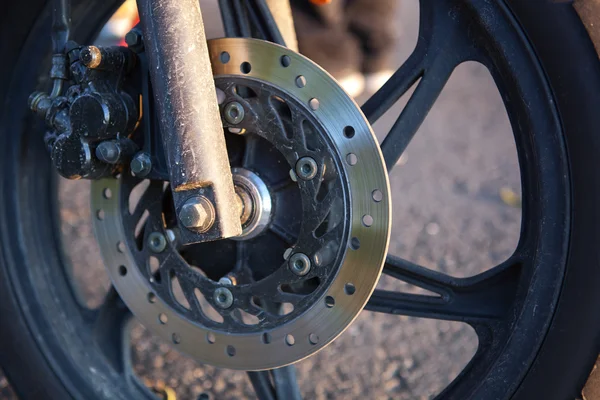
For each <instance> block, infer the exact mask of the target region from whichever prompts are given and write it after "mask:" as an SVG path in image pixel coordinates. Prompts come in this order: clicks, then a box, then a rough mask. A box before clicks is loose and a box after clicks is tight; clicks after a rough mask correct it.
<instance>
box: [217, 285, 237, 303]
mask: <svg viewBox="0 0 600 400" xmlns="http://www.w3.org/2000/svg"><path fill="white" fill-rule="evenodd" d="M214 300H215V304H216V305H217V306H219V307H220V308H229V307H231V305H232V304H233V294H232V293H231V290H229V289H227V288H224V287H220V288H217V290H215V294H214Z"/></svg>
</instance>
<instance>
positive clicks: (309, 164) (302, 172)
mask: <svg viewBox="0 0 600 400" xmlns="http://www.w3.org/2000/svg"><path fill="white" fill-rule="evenodd" d="M318 170H319V167H318V166H317V162H316V161H315V160H314V159H313V158H311V157H302V158H301V159H299V160H298V162H297V163H296V175H297V176H298V178H300V179H302V180H305V181H307V180H310V179H313V178H314V177H315V176H317V171H318Z"/></svg>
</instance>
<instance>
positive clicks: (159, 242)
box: [148, 232, 167, 253]
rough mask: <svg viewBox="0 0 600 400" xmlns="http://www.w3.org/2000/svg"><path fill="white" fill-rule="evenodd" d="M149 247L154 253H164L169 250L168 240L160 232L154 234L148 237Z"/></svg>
mask: <svg viewBox="0 0 600 400" xmlns="http://www.w3.org/2000/svg"><path fill="white" fill-rule="evenodd" d="M148 247H149V248H150V250H151V251H152V252H154V253H162V252H163V251H164V250H165V249H166V248H167V239H165V235H163V234H162V233H160V232H152V233H151V234H149V235H148Z"/></svg>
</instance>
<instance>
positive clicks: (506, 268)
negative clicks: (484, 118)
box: [0, 0, 570, 399]
mask: <svg viewBox="0 0 600 400" xmlns="http://www.w3.org/2000/svg"><path fill="white" fill-rule="evenodd" d="M74 3H75V4H74V5H73V20H74V21H86V23H85V24H76V29H75V33H74V35H75V39H76V40H79V41H81V42H89V40H86V39H89V38H91V37H92V35H93V33H94V31H95V29H93V28H95V27H97V26H99V25H100V24H101V23H102V22H103V21H105V20H106V19H107V17H108V16H109V15H110V14H111V12H112V11H113V10H114V9H115V8H116V6H117V5H118V3H119V2H118V1H115V2H97V4H92V5H89V4H86V2H83V1H81V2H74ZM420 9H421V11H420V12H421V17H420V21H421V27H420V33H419V42H418V44H417V47H416V49H415V51H414V52H413V54H412V55H411V56H410V57H409V59H408V60H407V62H406V63H405V64H404V65H403V66H402V67H401V68H400V69H399V70H398V71H397V72H396V74H395V75H394V76H393V77H392V78H391V79H390V81H389V82H388V83H387V84H386V85H385V86H384V87H383V88H382V89H381V90H379V92H377V93H376V94H375V95H374V96H373V97H372V98H371V99H370V100H369V101H367V102H366V103H365V105H364V106H363V112H364V113H365V115H366V116H367V118H368V119H369V120H370V121H371V122H372V123H374V122H375V121H376V120H377V119H378V118H379V117H380V116H381V115H382V114H383V113H384V112H385V111H386V110H387V109H389V107H391V105H393V104H394V103H395V102H396V101H397V100H398V98H399V97H400V96H401V95H403V94H404V93H405V92H406V91H407V90H408V89H409V88H410V87H411V86H412V85H413V84H414V83H415V82H417V80H419V79H420V82H419V83H418V86H417V89H416V90H415V92H414V94H413V95H412V98H411V100H410V101H409V103H408V105H407V106H406V107H405V108H404V110H403V112H402V114H401V115H400V117H399V118H398V121H397V122H396V123H395V124H394V127H393V128H392V131H391V132H390V134H389V135H388V137H387V138H386V139H385V140H384V142H383V144H382V150H383V154H384V157H385V159H386V162H387V165H388V166H393V165H395V164H396V161H397V160H398V158H399V157H400V155H401V154H402V152H403V150H404V149H405V148H406V146H407V145H408V143H409V142H410V139H411V138H412V137H413V135H414V134H415V132H416V131H417V129H418V127H419V126H420V124H421V123H422V122H423V119H424V118H425V116H426V115H427V112H428V111H429V109H430V108H431V106H432V105H433V103H434V102H435V100H436V98H437V96H438V95H439V93H440V92H441V90H442V89H443V87H444V84H445V83H446V81H447V80H448V78H449V77H450V74H451V73H452V71H453V70H454V68H455V67H456V66H458V65H459V64H461V63H462V62H465V61H477V62H480V63H482V64H483V65H485V66H486V67H487V68H488V69H489V70H490V72H491V73H492V76H493V77H494V79H495V81H496V83H497V85H498V87H499V89H500V93H501V94H502V97H503V99H504V102H505V105H506V108H507V111H508V114H509V117H510V120H511V124H512V127H513V131H514V135H515V141H516V144H517V149H518V154H519V164H520V169H521V180H522V192H523V194H524V197H523V218H522V221H523V222H522V228H521V238H520V240H519V244H518V246H517V249H516V250H515V252H514V254H513V255H512V256H511V257H509V259H508V260H507V261H505V262H503V263H502V264H500V265H498V266H496V267H494V268H492V269H490V270H488V271H486V272H485V273H483V274H481V275H479V276H476V277H473V278H466V279H456V278H452V277H449V276H446V275H442V274H440V273H436V272H433V271H431V270H427V269H425V268H423V267H420V266H417V265H415V264H412V263H410V262H407V261H404V260H401V259H398V258H396V257H393V256H390V257H388V260H387V262H386V266H385V269H384V272H385V273H386V274H388V275H390V276H392V277H394V278H397V279H400V280H403V281H405V282H408V283H411V284H413V285H416V286H420V287H422V288H424V289H427V290H430V291H432V292H435V293H438V294H439V295H440V296H439V297H433V296H424V295H415V294H405V293H390V292H384V291H375V293H374V294H373V297H372V298H371V300H370V302H369V304H368V305H367V310H371V311H378V312H388V313H393V314H399V315H400V314H401V315H411V316H417V317H426V318H438V319H447V320H453V321H461V322H466V323H468V324H470V325H471V326H473V328H474V329H475V330H476V332H477V335H478V337H479V343H480V344H479V348H478V350H477V353H476V354H475V356H474V357H473V359H472V360H471V362H470V363H469V365H468V366H467V367H466V368H465V369H464V370H463V372H462V373H461V374H460V375H459V376H458V377H457V378H456V379H455V380H454V381H453V383H452V384H451V385H450V386H448V387H447V388H446V389H445V390H444V391H443V392H442V394H441V395H440V397H442V398H448V399H453V398H456V399H463V398H468V397H480V398H503V397H506V396H508V395H510V394H511V393H513V392H514V391H515V390H516V389H517V387H518V385H519V382H520V381H521V380H522V377H523V376H524V375H525V374H526V372H527V369H528V367H527V366H529V365H531V363H532V361H533V359H534V358H535V355H536V353H537V350H538V349H539V348H540V346H541V343H542V341H543V338H544V335H545V332H546V331H547V329H548V326H549V323H550V320H551V318H552V315H553V312H554V307H555V305H556V302H557V299H558V295H559V293H560V287H561V282H562V277H563V274H564V269H565V264H566V257H567V246H568V240H569V234H568V232H569V191H570V188H569V173H568V166H567V165H568V164H567V158H566V152H565V148H564V143H563V137H562V130H561V126H560V121H559V119H558V116H557V112H556V109H555V108H554V105H553V102H552V101H551V99H552V93H551V91H550V89H549V88H548V85H547V82H546V79H545V76H544V73H543V71H542V69H541V67H540V65H539V63H538V61H537V58H536V56H535V54H534V52H533V50H532V49H531V46H530V44H529V43H528V40H527V38H526V36H525V34H524V32H523V31H522V30H521V28H520V26H519V24H518V22H517V21H516V20H515V18H514V16H513V15H512V13H511V11H510V9H509V6H508V5H507V4H505V3H502V2H497V3H489V2H486V1H479V0H472V1H467V0H452V1H446V2H440V1H436V0H421V1H420ZM92 21H95V22H97V23H92ZM48 31H49V20H48V19H47V18H40V19H39V20H38V22H37V24H36V25H35V26H34V28H33V31H32V32H31V34H30V36H29V40H28V41H27V43H26V44H25V46H23V51H22V54H21V58H20V59H19V61H18V63H17V66H16V68H15V72H14V74H13V76H12V81H11V86H10V88H9V96H8V98H9V99H10V102H11V104H12V106H11V107H5V112H4V116H3V124H2V125H1V126H2V129H3V131H5V132H3V133H4V134H3V135H2V138H3V140H5V143H4V146H3V147H2V151H3V152H4V153H3V155H2V160H3V172H4V173H3V174H2V176H3V177H4V179H3V182H2V186H1V188H0V190H1V191H0V198H1V200H2V201H3V204H4V205H5V207H4V208H3V211H4V214H5V215H4V216H3V218H2V221H3V222H4V223H3V224H2V230H1V235H2V240H3V243H4V247H3V248H2V250H1V251H2V257H3V263H4V264H5V266H6V267H7V270H8V277H9V279H10V281H11V284H12V287H13V288H14V292H15V295H16V296H17V297H18V298H19V301H20V303H21V304H23V305H27V307H26V308H25V307H24V308H23V310H24V314H25V315H26V318H27V319H28V322H29V324H30V329H31V331H32V333H34V334H35V336H37V337H41V336H40V332H44V335H43V336H44V340H40V341H39V346H40V349H41V350H42V352H43V353H44V354H45V355H46V357H47V358H48V360H49V361H50V362H51V363H52V365H55V366H56V368H55V372H56V374H57V377H58V379H60V380H61V382H63V383H64V385H65V386H66V387H67V389H68V390H69V391H70V392H71V393H73V395H74V397H77V398H96V397H99V398H102V397H106V398H124V399H131V398H140V397H142V398H143V397H149V398H152V394H151V393H150V392H149V391H148V390H146V389H145V388H144V387H143V385H140V384H139V383H138V382H137V381H136V380H135V379H134V377H133V376H134V375H133V372H132V370H131V361H130V359H129V358H128V357H127V351H124V349H126V348H128V347H126V346H124V344H123V337H127V338H128V335H126V334H124V332H126V327H127V325H128V324H127V321H128V320H129V317H130V314H129V312H128V310H127V308H126V307H125V306H124V305H123V304H122V302H121V301H120V299H119V298H118V296H117V295H116V293H115V292H114V290H111V291H110V293H109V295H108V297H107V299H106V301H105V303H104V305H103V306H101V308H100V309H99V310H95V311H91V310H89V309H85V308H83V307H82V306H80V305H79V304H78V302H77V300H76V296H75V295H74V293H73V291H72V288H71V286H70V284H69V279H68V277H67V274H66V273H65V272H64V268H63V265H64V263H65V260H64V256H63V255H62V254H61V252H60V244H59V243H58V242H57V236H56V229H58V228H57V226H58V223H57V213H56V210H57V201H56V190H55V189H56V188H55V186H56V185H55V183H56V182H55V179H54V175H53V173H52V170H51V169H50V168H48V167H47V166H48V165H49V160H48V158H47V155H46V149H45V148H44V145H43V141H42V134H41V132H43V131H42V130H41V127H40V126H37V125H35V124H34V121H33V118H30V117H29V114H28V111H27V110H26V107H25V104H26V99H27V96H28V94H29V93H30V92H31V91H32V90H33V89H34V88H33V83H34V82H37V76H39V75H40V73H42V74H43V72H44V71H46V70H47V69H46V68H42V69H38V68H37V66H39V65H47V63H46V64H44V62H43V61H44V57H47V56H48V54H47V53H46V52H47V50H48V46H47V43H45V41H40V40H38V38H39V37H40V35H43V34H44V32H48ZM45 60H48V58H45ZM15 104H22V105H23V107H16V106H14V105H15ZM7 132H11V134H10V135H9V134H7ZM15 132H20V133H21V134H20V135H16V134H15ZM16 137H18V138H19V140H16V139H15V138H16ZM14 176H17V177H19V178H18V179H13V178H10V177H14ZM41 198H51V199H53V201H51V202H47V201H39V199H41ZM540 304H544V306H543V307H540V306H539V305H540ZM506 354H510V365H508V366H507V365H506V364H504V365H503V361H502V360H503V357H502V356H503V355H506ZM291 372H293V370H291V369H285V370H280V371H274V372H272V373H269V372H256V373H250V375H249V376H250V380H251V382H252V384H253V386H254V387H255V389H256V391H257V394H258V395H259V397H260V398H266V399H269V398H275V396H276V397H279V398H291V397H290V396H292V395H293V396H296V395H297V390H296V387H297V386H296V384H295V383H294V382H293V379H292V378H293V374H292V373H291ZM271 377H274V378H275V379H274V382H275V386H273V385H272V383H271V380H272V379H271ZM492 377H493V380H494V381H496V382H503V385H497V384H493V382H492V380H491V378H492ZM98 380H101V381H103V382H107V383H108V382H110V384H109V385H106V386H105V387H103V388H99V387H98V386H95V385H93V384H90V382H94V381H98ZM102 390H104V391H102ZM286 394H287V397H286Z"/></svg>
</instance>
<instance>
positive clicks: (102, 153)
mask: <svg viewBox="0 0 600 400" xmlns="http://www.w3.org/2000/svg"><path fill="white" fill-rule="evenodd" d="M96 157H98V159H99V160H100V161H103V162H105V163H107V164H116V163H117V162H118V161H119V159H120V158H121V146H119V144H118V143H117V142H115V141H112V140H110V141H106V142H102V143H100V144H99V145H98V147H96Z"/></svg>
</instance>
